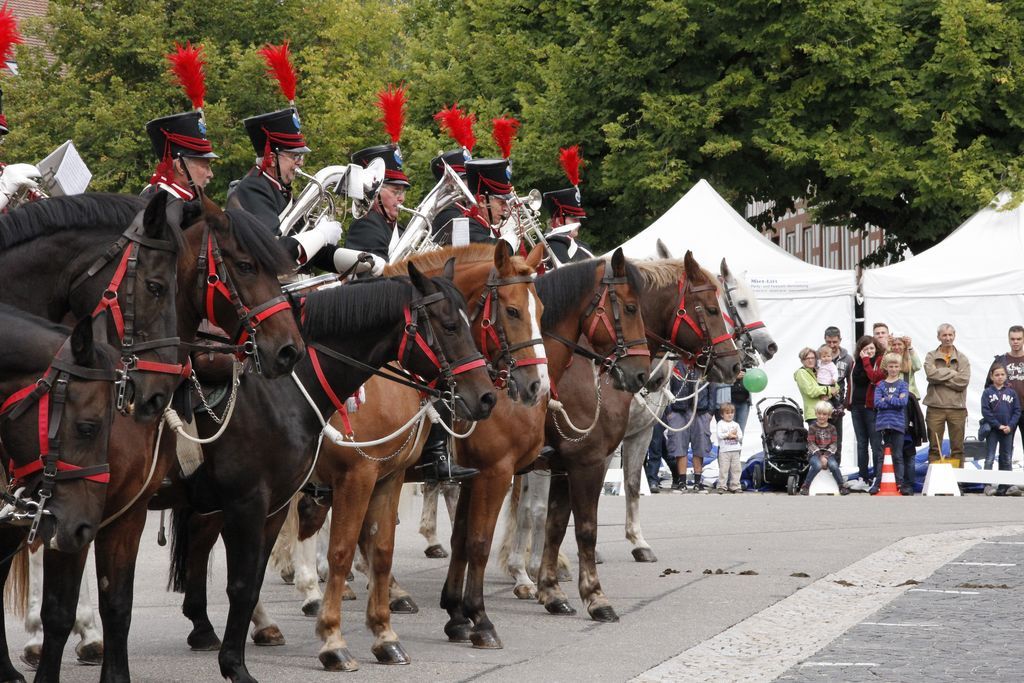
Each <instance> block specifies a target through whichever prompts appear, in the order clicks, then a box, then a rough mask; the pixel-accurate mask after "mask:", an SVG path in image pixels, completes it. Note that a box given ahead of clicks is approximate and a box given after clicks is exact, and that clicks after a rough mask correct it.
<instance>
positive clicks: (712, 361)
mask: <svg viewBox="0 0 1024 683" xmlns="http://www.w3.org/2000/svg"><path fill="white" fill-rule="evenodd" d="M639 267H640V268H641V271H642V274H643V279H644V282H645V290H644V299H643V301H644V319H645V320H646V321H647V328H648V330H649V331H650V332H649V337H650V340H651V343H652V345H659V346H664V344H662V341H667V342H668V348H669V349H671V348H672V347H676V348H677V349H680V350H681V351H682V352H684V353H685V354H687V355H686V356H684V359H686V358H689V359H692V360H693V362H695V363H697V364H698V365H699V366H701V367H705V368H706V371H707V376H708V378H709V379H710V380H711V381H714V382H725V383H732V382H733V380H734V379H735V377H736V375H737V373H739V371H740V370H741V369H742V367H741V364H740V361H739V351H738V350H737V349H736V345H735V343H733V338H732V331H731V330H730V329H727V327H726V322H725V319H724V317H723V315H722V308H721V306H720V304H719V301H718V298H719V288H718V280H717V279H716V278H715V276H714V275H712V274H711V273H710V272H708V271H707V270H705V269H703V268H701V266H700V264H699V263H697V259H695V258H694V256H693V253H692V252H689V251H688V252H686V256H685V257H684V258H683V259H682V260H681V261H680V260H678V259H668V260H662V261H650V262H643V263H641V264H639Z"/></svg>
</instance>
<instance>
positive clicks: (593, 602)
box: [569, 463, 619, 622]
mask: <svg viewBox="0 0 1024 683" xmlns="http://www.w3.org/2000/svg"><path fill="white" fill-rule="evenodd" d="M569 479H570V483H569V495H570V501H571V504H572V516H573V519H574V520H575V522H576V545H577V547H578V548H579V553H580V554H579V562H580V570H579V571H580V579H579V588H580V597H581V598H583V604H584V605H586V606H587V612H589V613H590V618H591V619H593V620H594V621H603V622H613V621H618V620H619V616H618V615H617V614H616V613H615V610H614V609H613V608H612V606H611V604H609V602H608V598H607V597H605V595H604V592H603V591H602V590H601V580H600V579H599V578H598V576H597V557H596V553H595V551H596V549H597V505H598V503H599V502H600V499H601V490H602V487H603V486H604V463H598V464H597V465H596V466H590V467H577V468H575V469H574V470H573V471H571V472H570V473H569Z"/></svg>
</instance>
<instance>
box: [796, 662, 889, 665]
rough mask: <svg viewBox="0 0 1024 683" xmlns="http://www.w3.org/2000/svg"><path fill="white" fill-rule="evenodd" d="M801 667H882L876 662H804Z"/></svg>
mask: <svg viewBox="0 0 1024 683" xmlns="http://www.w3.org/2000/svg"><path fill="white" fill-rule="evenodd" d="M800 666H881V665H879V664H875V663H874V662H802V663H801V664H800Z"/></svg>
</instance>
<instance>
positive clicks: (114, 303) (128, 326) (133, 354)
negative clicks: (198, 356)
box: [69, 211, 191, 414]
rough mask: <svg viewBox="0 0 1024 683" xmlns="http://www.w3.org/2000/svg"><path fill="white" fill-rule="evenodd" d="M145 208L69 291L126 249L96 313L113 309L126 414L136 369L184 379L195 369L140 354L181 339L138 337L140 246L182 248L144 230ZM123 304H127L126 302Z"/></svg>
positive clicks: (120, 388) (119, 392)
mask: <svg viewBox="0 0 1024 683" xmlns="http://www.w3.org/2000/svg"><path fill="white" fill-rule="evenodd" d="M143 215H144V214H143V212H141V211H140V212H139V213H138V214H137V215H136V216H135V219H134V220H133V221H132V223H131V225H129V226H128V228H127V229H126V230H125V231H124V233H122V235H121V237H119V238H118V239H117V240H116V241H115V242H114V243H113V244H111V245H110V248H109V249H107V251H106V253H104V254H103V255H102V256H100V257H99V258H98V259H96V261H94V262H93V264H92V265H91V266H89V268H88V269H87V270H86V271H85V272H83V273H81V274H80V275H79V276H78V277H77V278H75V280H74V281H73V282H72V283H71V287H70V288H69V291H74V290H75V289H77V288H78V287H80V286H81V285H82V284H83V283H84V282H85V281H86V280H88V279H89V278H92V277H94V276H95V275H96V274H97V273H99V272H100V271H101V270H103V269H104V268H105V267H106V266H107V264H108V263H110V262H111V261H113V260H114V259H115V258H116V257H117V255H118V254H121V253H122V252H123V255H122V257H121V260H120V262H118V265H117V267H116V268H115V269H114V274H113V276H112V277H111V278H110V282H109V283H108V284H107V287H106V289H104V290H103V294H102V296H101V298H100V301H99V303H98V304H96V308H95V309H94V310H93V312H92V317H94V318H95V317H96V316H97V315H99V314H100V313H102V312H103V311H109V312H110V316H111V320H112V322H113V323H114V329H115V330H116V331H117V338H118V340H119V342H120V346H121V365H122V374H121V377H120V378H119V379H117V380H116V385H117V404H116V405H117V410H118V412H120V413H122V414H126V410H127V409H126V404H127V393H128V384H129V383H130V382H131V373H132V372H136V371H137V372H156V373H162V374H169V375H176V376H178V377H181V378H182V379H184V378H186V377H188V376H189V373H190V372H191V364H190V363H185V364H181V363H162V362H157V361H149V360H144V359H140V358H139V357H138V354H139V353H141V352H143V351H153V350H156V349H161V348H166V347H172V348H175V349H177V347H178V344H179V342H180V340H179V338H178V337H166V338H164V339H153V340H150V341H145V342H136V341H135V334H136V329H135V280H136V273H137V268H138V264H139V250H140V248H141V247H147V248H149V249H156V250H158V251H167V252H170V253H172V254H176V253H177V252H178V249H177V246H176V245H175V243H174V242H172V241H170V240H158V239H153V238H152V237H148V236H146V235H145V234H144V233H143V225H142V221H143ZM122 304H123V305H122Z"/></svg>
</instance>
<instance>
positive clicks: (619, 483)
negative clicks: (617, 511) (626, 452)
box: [604, 467, 626, 496]
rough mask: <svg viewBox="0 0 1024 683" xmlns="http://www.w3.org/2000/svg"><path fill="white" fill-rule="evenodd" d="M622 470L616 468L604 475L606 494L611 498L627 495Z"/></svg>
mask: <svg viewBox="0 0 1024 683" xmlns="http://www.w3.org/2000/svg"><path fill="white" fill-rule="evenodd" d="M622 476H623V475H622V468H620V467H615V468H611V469H609V470H608V472H607V473H606V474H605V475H604V492H605V494H606V495H609V496H624V495H626V485H625V482H624V481H623V479H622Z"/></svg>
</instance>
